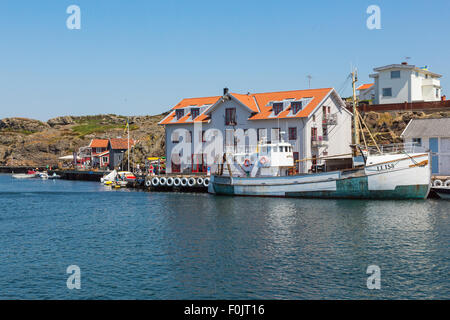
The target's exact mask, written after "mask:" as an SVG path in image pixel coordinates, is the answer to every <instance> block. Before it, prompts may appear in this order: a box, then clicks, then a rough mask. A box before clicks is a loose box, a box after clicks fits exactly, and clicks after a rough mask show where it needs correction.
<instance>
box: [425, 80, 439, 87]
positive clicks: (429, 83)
mask: <svg viewBox="0 0 450 320" xmlns="http://www.w3.org/2000/svg"><path fill="white" fill-rule="evenodd" d="M422 86H424V87H425V86H432V87H440V86H441V81H440V80H439V79H435V78H428V79H423V80H422Z"/></svg>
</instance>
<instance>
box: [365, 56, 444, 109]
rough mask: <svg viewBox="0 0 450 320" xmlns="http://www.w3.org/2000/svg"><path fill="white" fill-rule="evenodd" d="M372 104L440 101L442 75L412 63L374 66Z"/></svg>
mask: <svg viewBox="0 0 450 320" xmlns="http://www.w3.org/2000/svg"><path fill="white" fill-rule="evenodd" d="M374 71H376V72H377V73H375V74H372V75H370V77H371V78H373V79H374V80H375V85H374V94H375V97H374V101H373V102H374V104H388V103H404V102H420V101H426V102H428V101H440V100H441V94H442V93H441V82H440V80H439V79H440V78H441V77H442V76H441V75H439V74H436V73H433V72H430V71H428V70H427V69H421V68H417V67H416V66H413V65H408V64H406V63H403V64H393V65H389V66H384V67H380V68H375V69H374Z"/></svg>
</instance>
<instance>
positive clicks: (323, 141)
mask: <svg viewBox="0 0 450 320" xmlns="http://www.w3.org/2000/svg"><path fill="white" fill-rule="evenodd" d="M327 144H328V137H327V136H325V137H322V136H318V137H312V138H311V146H312V147H313V148H314V147H321V146H325V145H327Z"/></svg>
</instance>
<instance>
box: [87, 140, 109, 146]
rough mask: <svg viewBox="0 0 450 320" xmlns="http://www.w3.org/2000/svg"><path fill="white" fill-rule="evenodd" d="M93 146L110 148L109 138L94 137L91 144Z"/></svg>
mask: <svg viewBox="0 0 450 320" xmlns="http://www.w3.org/2000/svg"><path fill="white" fill-rule="evenodd" d="M89 147H91V148H108V139H92V140H91V143H90V144H89Z"/></svg>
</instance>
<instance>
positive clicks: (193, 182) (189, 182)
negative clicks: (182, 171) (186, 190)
mask: <svg viewBox="0 0 450 320" xmlns="http://www.w3.org/2000/svg"><path fill="white" fill-rule="evenodd" d="M188 186H189V187H193V186H195V178H193V177H190V178H189V179H188Z"/></svg>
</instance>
